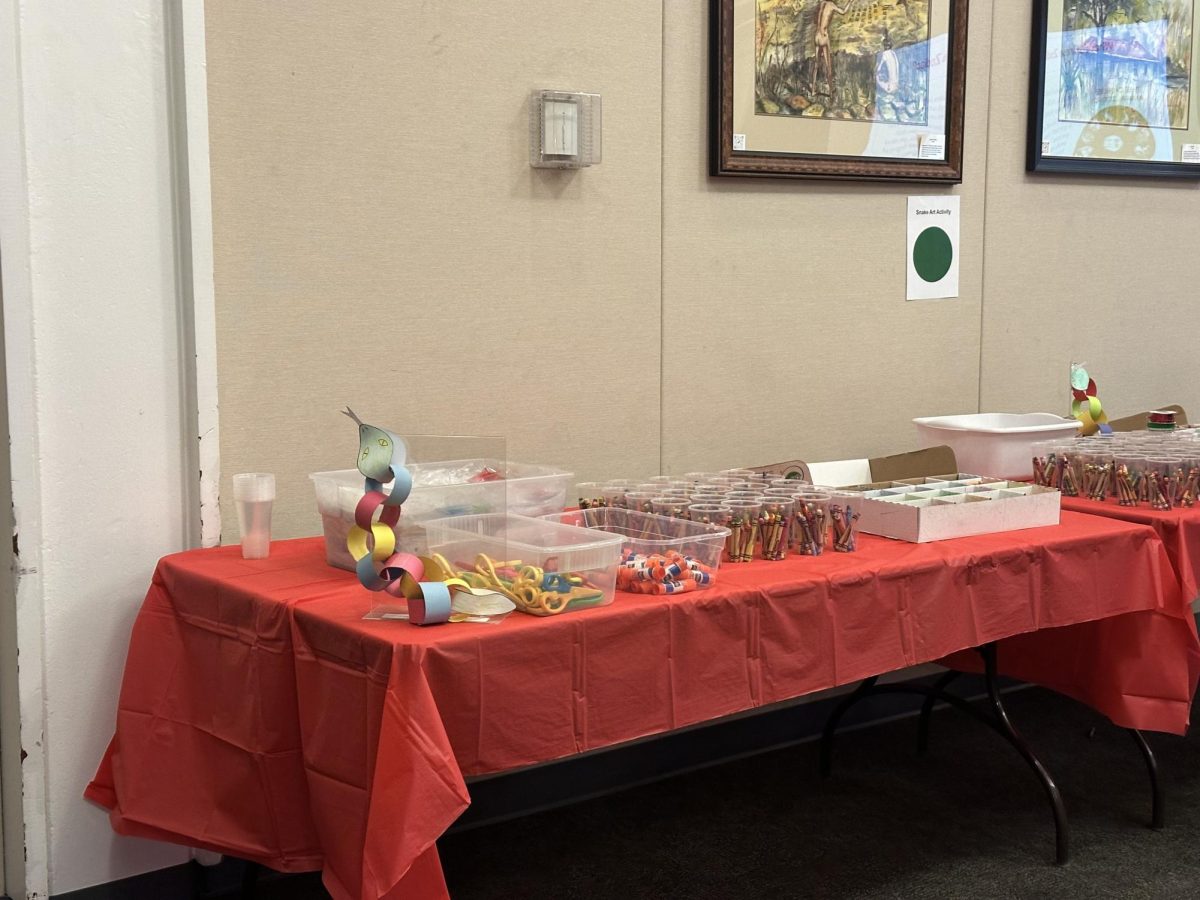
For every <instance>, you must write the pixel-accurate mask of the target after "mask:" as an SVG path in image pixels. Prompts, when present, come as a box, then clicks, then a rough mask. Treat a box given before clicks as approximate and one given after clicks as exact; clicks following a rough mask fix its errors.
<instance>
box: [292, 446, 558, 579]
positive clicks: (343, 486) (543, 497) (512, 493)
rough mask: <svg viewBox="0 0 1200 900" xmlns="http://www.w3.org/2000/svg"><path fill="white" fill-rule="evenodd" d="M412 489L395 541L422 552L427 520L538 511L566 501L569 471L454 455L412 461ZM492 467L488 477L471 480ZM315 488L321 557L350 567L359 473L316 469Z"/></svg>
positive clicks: (360, 484) (549, 510)
mask: <svg viewBox="0 0 1200 900" xmlns="http://www.w3.org/2000/svg"><path fill="white" fill-rule="evenodd" d="M407 468H408V470H409V471H410V472H411V473H412V477H413V489H412V493H411V494H410V495H409V497H408V499H407V500H406V501H405V502H404V506H403V512H402V513H401V516H400V524H399V525H398V526H397V528H396V537H397V546H398V547H399V549H402V550H405V551H408V552H410V553H422V554H423V553H425V552H426V550H427V546H426V543H425V530H424V528H423V527H422V523H424V522H425V521H426V520H428V519H438V518H444V517H446V516H457V515H468V514H477V513H503V512H511V513H516V514H518V515H525V516H532V517H537V516H542V515H545V514H547V513H552V512H558V511H561V510H562V509H563V507H564V506H565V505H566V499H567V486H568V485H569V484H570V483H571V481H572V480H573V478H574V475H573V474H572V473H570V472H564V471H562V470H561V469H555V468H551V467H549V466H538V465H531V464H528V463H518V462H504V461H503V460H497V459H456V460H449V461H445V462H428V463H411V464H409V465H408V466H407ZM487 470H491V471H492V472H495V473H496V475H497V476H500V477H498V478H496V479H495V480H492V481H478V480H477V481H471V479H472V478H477V477H478V476H479V474H480V473H481V472H484V471H487ZM309 477H310V478H311V479H312V482H313V487H314V488H315V489H316V492H317V510H318V511H319V512H320V514H321V526H322V529H323V530H324V533H325V559H326V561H328V563H329V564H330V565H331V566H336V567H337V568H339V569H349V570H351V571H352V570H353V569H354V559H353V557H351V556H350V551H349V550H347V549H346V535H347V534H349V532H350V529H351V528H352V527H353V526H354V507H355V505H357V503H358V501H359V500H360V499H361V497H362V495H363V477H362V474H361V473H360V472H359V471H358V470H357V469H343V470H341V471H337V472H317V473H315V474H313V475H310V476H309Z"/></svg>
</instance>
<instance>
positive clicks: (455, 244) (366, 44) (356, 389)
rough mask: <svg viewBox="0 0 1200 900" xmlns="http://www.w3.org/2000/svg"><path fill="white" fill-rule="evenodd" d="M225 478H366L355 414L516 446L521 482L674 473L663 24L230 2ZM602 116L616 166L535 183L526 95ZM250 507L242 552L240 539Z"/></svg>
mask: <svg viewBox="0 0 1200 900" xmlns="http://www.w3.org/2000/svg"><path fill="white" fill-rule="evenodd" d="M206 12H207V32H208V66H209V109H210V116H211V152H212V170H213V179H212V186H213V220H214V221H213V230H214V241H215V259H216V263H215V264H216V272H215V277H216V290H217V328H218V332H217V341H218V348H219V349H218V352H219V358H218V375H219V380H220V404H221V432H222V434H223V435H224V436H223V438H222V447H221V455H222V460H221V464H222V470H223V471H224V473H225V477H226V483H228V476H229V475H231V474H232V473H234V472H239V471H248V470H259V471H273V472H276V473H277V474H278V480H279V495H280V496H279V501H278V505H277V516H278V518H277V523H278V524H279V526H280V527H279V532H280V533H282V534H285V535H288V534H302V533H312V532H313V531H314V530H315V529H316V528H317V525H318V520H317V518H316V515H315V507H314V505H313V496H312V488H311V486H310V485H309V484H308V479H307V474H308V473H309V472H314V471H322V470H327V469H331V468H334V469H337V468H347V467H350V466H351V465H352V464H353V454H354V452H355V450H356V449H357V434H356V432H355V430H354V428H353V427H352V426H351V425H350V424H349V423H348V422H347V420H346V419H345V418H344V417H342V416H340V415H338V410H339V409H341V408H342V407H344V406H345V405H347V404H349V405H351V406H353V407H354V408H355V409H356V410H357V411H358V412H359V413H360V414H361V415H362V416H363V417H364V419H367V420H368V421H372V422H376V423H378V424H380V425H384V426H390V427H392V428H395V429H396V430H399V431H402V432H405V431H406V432H410V433H429V434H488V435H494V434H497V433H499V434H503V435H505V436H506V438H507V441H508V452H509V456H510V457H511V458H513V459H518V460H528V461H538V462H548V463H557V464H562V465H565V466H568V467H571V468H573V469H575V470H577V471H579V472H601V471H610V470H616V469H618V468H619V469H632V470H639V471H643V472H653V471H654V470H656V469H657V468H658V456H659V422H658V401H659V356H658V347H659V334H658V327H659V326H658V322H659V284H660V279H661V272H660V265H661V252H660V251H661V248H660V233H661V229H660V224H661V223H660V203H659V198H660V161H661V148H660V140H659V137H660V134H661V126H660V118H661V104H660V87H659V86H660V84H661V82H662V72H661V48H662V31H661V28H662V11H661V9H660V7H659V6H658V5H657V4H656V3H648V4H640V3H636V4H626V5H625V6H624V7H623V9H622V11H621V14H620V15H619V16H615V15H613V11H612V9H611V7H610V6H608V5H607V4H600V3H585V2H570V3H568V2H563V0H510V2H501V3H486V4H484V3H470V2H468V3H454V4H451V3H419V4H418V3H403V4H397V3H387V2H381V0H300V2H291V3H287V4H281V3H277V2H273V0H209V2H208V3H207V5H206ZM564 86H565V87H571V88H577V89H580V90H591V91H599V92H601V93H602V94H603V95H604V102H605V107H606V108H605V126H606V128H605V133H604V163H603V165H601V166H599V167H598V168H595V169H594V170H590V171H587V172H575V173H571V172H553V171H535V170H533V169H531V168H530V167H529V165H528V156H529V139H528V115H527V112H526V107H525V102H526V95H527V93H528V92H529V90H530V89H532V88H534V87H564ZM229 493H230V492H229V491H228V490H226V491H223V492H222V494H223V497H224V498H225V503H224V509H223V519H224V521H225V535H226V538H228V537H230V536H232V535H235V534H236V528H235V526H236V522H235V521H234V518H233V515H232V510H231V508H230V503H229V500H228V496H229Z"/></svg>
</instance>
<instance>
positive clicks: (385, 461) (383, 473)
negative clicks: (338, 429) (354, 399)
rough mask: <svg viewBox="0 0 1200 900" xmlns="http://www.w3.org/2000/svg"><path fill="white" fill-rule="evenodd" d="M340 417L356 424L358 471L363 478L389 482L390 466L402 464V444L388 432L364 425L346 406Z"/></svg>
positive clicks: (390, 477)
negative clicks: (351, 420) (342, 416)
mask: <svg viewBox="0 0 1200 900" xmlns="http://www.w3.org/2000/svg"><path fill="white" fill-rule="evenodd" d="M342 415H344V416H349V417H350V418H351V419H353V420H354V421H355V422H356V423H357V424H358V471H360V472H362V474H363V476H364V477H366V478H373V479H375V480H376V481H379V482H385V483H386V482H388V481H391V479H392V468H391V467H392V464H393V463H396V464H399V465H403V464H404V457H405V448H404V444H403V442H401V441H400V440H399V438H397V437H396V436H395V435H394V434H392V433H391V432H390V431H384V430H383V429H382V428H376V427H375V426H374V425H367V424H365V423H364V422H363V421H362V419H360V418H359V417H358V416H357V415H355V413H354V410H352V409H351V408H350V407H348V406H347V407H346V408H345V410H343V411H342Z"/></svg>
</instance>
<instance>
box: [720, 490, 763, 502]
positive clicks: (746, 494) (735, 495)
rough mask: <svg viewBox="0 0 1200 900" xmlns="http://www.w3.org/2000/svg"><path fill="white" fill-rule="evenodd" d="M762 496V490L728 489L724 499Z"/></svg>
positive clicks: (760, 497)
mask: <svg viewBox="0 0 1200 900" xmlns="http://www.w3.org/2000/svg"><path fill="white" fill-rule="evenodd" d="M762 497H763V493H762V491H740V490H739V491H728V492H726V494H725V499H726V500H761V499H762Z"/></svg>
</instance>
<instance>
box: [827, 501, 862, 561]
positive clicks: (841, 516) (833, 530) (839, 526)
mask: <svg viewBox="0 0 1200 900" xmlns="http://www.w3.org/2000/svg"><path fill="white" fill-rule="evenodd" d="M861 502H862V494H855V493H851V492H848V491H838V492H836V493H834V494H831V495H830V498H829V531H830V541H831V543H832V544H833V549H834V551H835V552H837V553H853V552H855V551H856V550H857V549H858V517H859V511H858V509H857V507H858V504H859V503H861Z"/></svg>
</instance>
